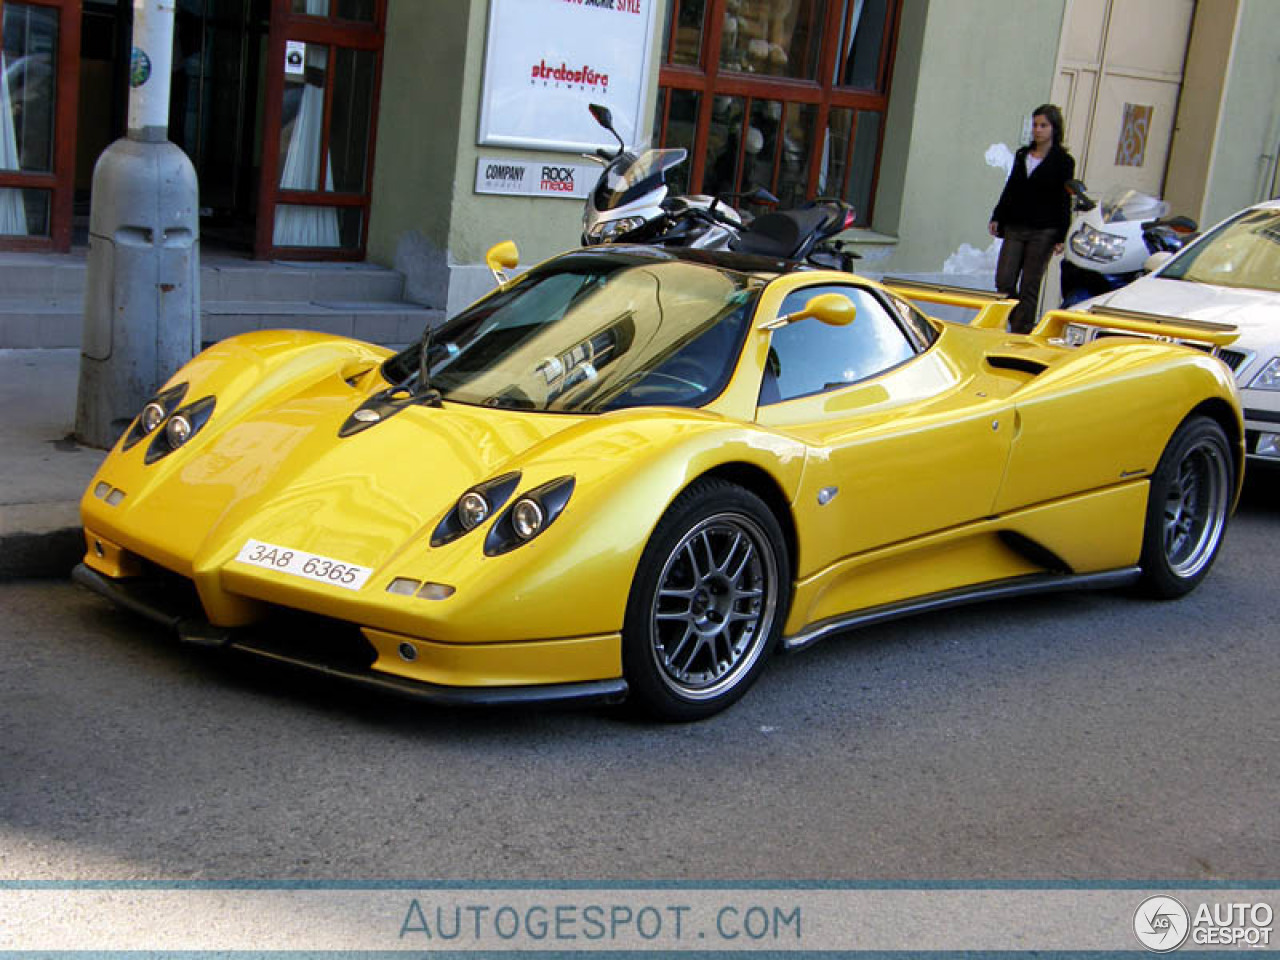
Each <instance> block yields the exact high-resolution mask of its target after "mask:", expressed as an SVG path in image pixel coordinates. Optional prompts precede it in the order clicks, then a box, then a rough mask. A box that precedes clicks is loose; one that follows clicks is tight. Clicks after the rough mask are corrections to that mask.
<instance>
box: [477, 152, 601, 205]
mask: <svg viewBox="0 0 1280 960" xmlns="http://www.w3.org/2000/svg"><path fill="white" fill-rule="evenodd" d="M602 169H604V168H603V167H601V166H600V165H599V164H595V163H559V162H551V163H548V162H546V161H542V160H515V159H512V158H510V157H480V159H479V160H477V161H476V193H505V194H509V195H511V196H521V197H568V198H569V199H574V198H576V199H579V200H581V199H583V198H584V197H586V196H587V195H588V194H589V193H590V192H591V189H592V187H594V186H595V185H596V181H597V180H599V179H600V171H601V170H602Z"/></svg>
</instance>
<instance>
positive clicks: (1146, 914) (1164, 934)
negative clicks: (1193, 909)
mask: <svg viewBox="0 0 1280 960" xmlns="http://www.w3.org/2000/svg"><path fill="white" fill-rule="evenodd" d="M1190 928H1191V915H1190V914H1188V913H1187V908H1186V907H1184V906H1183V905H1182V904H1181V903H1179V902H1178V901H1177V900H1175V899H1173V897H1166V896H1155V897H1147V899H1145V900H1143V901H1142V903H1140V904H1138V909H1137V910H1136V911H1135V912H1134V914H1133V932H1134V933H1135V934H1137V937H1138V940H1139V941H1140V942H1141V943H1142V945H1143V946H1144V947H1146V948H1147V949H1148V950H1151V951H1153V952H1155V953H1168V952H1169V951H1170V950H1177V949H1178V948H1179V947H1180V946H1182V943H1183V941H1184V940H1186V939H1187V931H1188V930H1189V929H1190Z"/></svg>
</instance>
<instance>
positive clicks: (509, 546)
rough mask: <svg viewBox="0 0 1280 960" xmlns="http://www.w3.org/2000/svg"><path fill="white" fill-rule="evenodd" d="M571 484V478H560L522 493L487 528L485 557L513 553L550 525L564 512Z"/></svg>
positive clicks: (571, 488) (570, 492) (571, 490)
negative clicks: (512, 551) (511, 551)
mask: <svg viewBox="0 0 1280 960" xmlns="http://www.w3.org/2000/svg"><path fill="white" fill-rule="evenodd" d="M573 483H574V481H573V477H560V478H559V479H556V480H552V481H551V482H550V483H544V484H543V485H542V486H540V487H534V488H533V489H532V490H530V491H529V492H528V493H524V494H521V496H520V497H519V498H518V499H517V500H516V502H515V503H513V504H512V505H511V507H510V509H508V510H507V511H505V512H504V513H503V514H502V516H500V517H498V519H497V520H495V521H494V523H493V526H492V527H490V528H489V535H488V536H487V537H486V538H485V541H484V552H485V555H486V556H489V557H496V556H498V555H499V554H503V553H506V552H508V551H510V550H514V549H515V548H516V547H518V546H520V545H521V544H525V543H528V542H529V541H530V540H532V539H533V538H534V537H536V536H538V535H539V534H541V533H542V532H543V531H544V530H546V529H547V527H549V526H551V524H552V523H554V522H555V519H556V517H558V516H560V514H561V513H562V512H564V508H565V505H566V504H567V503H568V502H569V497H570V496H571V495H572V494H573Z"/></svg>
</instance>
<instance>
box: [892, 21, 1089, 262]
mask: <svg viewBox="0 0 1280 960" xmlns="http://www.w3.org/2000/svg"><path fill="white" fill-rule="evenodd" d="M1065 7H1066V0H905V2H904V4H903V22H902V30H901V33H900V37H899V41H898V52H897V59H896V60H895V63H894V75H893V86H892V88H891V90H890V101H889V115H888V117H887V119H886V124H885V144H884V151H883V155H882V157H881V161H880V181H879V186H878V189H877V200H876V208H875V217H874V221H873V224H872V226H873V228H874V230H875V231H876V232H877V233H881V234H889V235H891V236H895V237H897V244H896V245H895V246H893V247H891V248H888V249H890V250H891V253H890V254H889V256H888V257H887V258H886V259H883V260H878V259H875V258H874V257H875V254H870V255H869V259H868V262H867V268H868V270H876V271H883V272H890V273H921V272H924V273H929V272H938V271H940V270H941V269H942V265H943V263H944V261H945V260H946V258H947V257H948V256H949V255H950V254H952V253H954V252H955V251H956V249H957V248H958V247H959V246H960V245H961V244H962V243H969V244H972V245H974V246H977V247H979V248H983V249H985V248H986V247H987V246H989V244H990V242H991V238H990V237H989V236H988V234H987V222H988V221H989V220H990V217H991V208H992V207H994V206H995V202H996V199H997V197H998V196H999V193H1000V189H1001V187H1002V186H1003V185H1004V179H1005V174H1004V173H1003V171H1001V170H998V169H996V168H994V167H990V166H988V165H987V164H986V161H985V160H984V155H985V154H986V152H987V149H988V148H989V147H990V146H991V145H992V144H997V143H1003V144H1006V145H1007V146H1008V147H1009V149H1010V150H1016V149H1017V148H1018V146H1019V145H1020V137H1021V134H1022V125H1023V120H1024V118H1026V117H1027V116H1029V114H1030V112H1031V110H1032V109H1034V108H1035V107H1036V106H1038V105H1039V104H1041V103H1043V102H1045V101H1046V100H1048V99H1049V94H1050V91H1051V90H1052V87H1053V76H1054V70H1055V67H1056V61H1057V56H1058V37H1059V34H1060V31H1061V28H1062V19H1063V13H1064V10H1065Z"/></svg>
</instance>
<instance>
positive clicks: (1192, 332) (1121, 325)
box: [883, 277, 1240, 352]
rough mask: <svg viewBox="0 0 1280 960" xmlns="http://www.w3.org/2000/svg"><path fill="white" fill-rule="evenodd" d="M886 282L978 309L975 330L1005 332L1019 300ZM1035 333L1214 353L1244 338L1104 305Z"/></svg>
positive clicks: (1046, 321)
mask: <svg viewBox="0 0 1280 960" xmlns="http://www.w3.org/2000/svg"><path fill="white" fill-rule="evenodd" d="M883 283H884V285H885V286H886V287H887V288H888V289H890V290H892V291H893V292H894V293H896V294H898V295H899V296H900V297H903V298H905V299H907V300H910V301H912V302H914V303H936V304H941V305H943V306H949V307H962V308H966V309H969V310H976V311H977V315H976V316H975V317H974V318H973V320H971V321H970V322H969V326H971V327H984V328H987V329H1002V328H1004V327H1005V325H1006V324H1007V323H1008V322H1009V314H1010V313H1011V312H1012V311H1013V308H1014V306H1015V305H1016V304H1017V302H1018V301H1016V300H1013V299H1011V298H1009V297H1006V296H1005V295H1004V294H1002V293H997V292H996V291H994V290H971V289H969V288H968V287H956V286H951V285H949V284H945V283H927V282H921V281H918V280H904V279H900V278H898V277H885V279H884V281H883ZM1031 332H1032V334H1033V335H1034V336H1037V337H1044V338H1045V339H1046V340H1056V341H1058V342H1060V343H1066V344H1068V345H1070V346H1080V345H1082V344H1085V343H1088V342H1089V341H1090V340H1094V339H1096V338H1097V337H1099V336H1115V335H1122V336H1133V337H1148V338H1151V339H1155V340H1164V341H1167V342H1173V343H1185V344H1187V345H1188V346H1193V347H1200V348H1201V349H1207V350H1209V351H1210V352H1216V351H1217V350H1218V349H1219V348H1221V347H1225V346H1227V345H1229V344H1232V343H1234V342H1235V341H1236V340H1237V339H1238V338H1239V336H1240V330H1239V328H1237V327H1236V326H1235V325H1234V324H1230V323H1214V322H1212V321H1209V320H1188V319H1186V318H1184V317H1168V316H1164V315H1163V314H1158V313H1140V312H1138V311H1137V310H1119V309H1116V308H1114V307H1101V306H1093V307H1090V308H1089V310H1088V311H1087V312H1086V311H1081V310H1050V311H1049V312H1048V313H1046V314H1045V315H1044V316H1043V317H1041V318H1040V322H1039V323H1037V324H1036V326H1035V329H1034V330H1032V331H1031Z"/></svg>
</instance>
